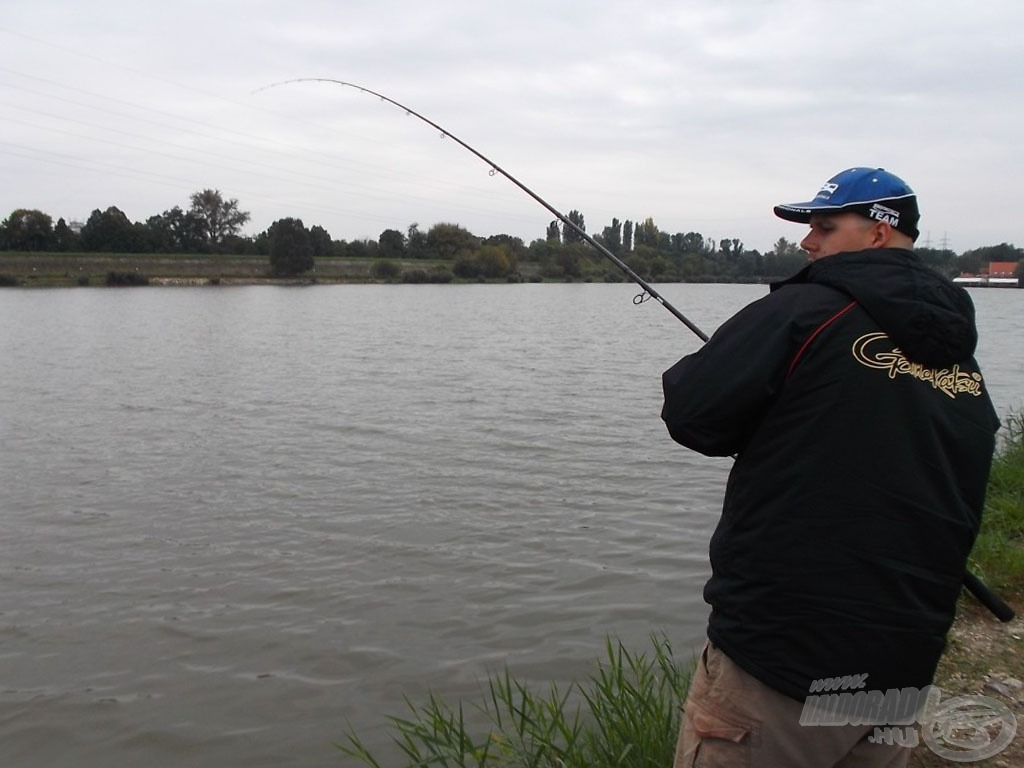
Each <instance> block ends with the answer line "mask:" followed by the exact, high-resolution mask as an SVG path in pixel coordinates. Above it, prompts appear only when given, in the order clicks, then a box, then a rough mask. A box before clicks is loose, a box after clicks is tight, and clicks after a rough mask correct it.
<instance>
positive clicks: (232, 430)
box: [0, 284, 1024, 768]
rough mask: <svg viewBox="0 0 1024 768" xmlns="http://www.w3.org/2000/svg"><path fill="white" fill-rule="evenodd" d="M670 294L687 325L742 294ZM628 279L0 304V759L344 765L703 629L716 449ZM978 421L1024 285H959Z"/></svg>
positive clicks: (11, 296)
mask: <svg viewBox="0 0 1024 768" xmlns="http://www.w3.org/2000/svg"><path fill="white" fill-rule="evenodd" d="M764 290H765V289H764V288H760V287H756V286H694V285H673V286H666V287H665V289H664V291H665V295H666V297H667V298H668V299H669V300H670V301H672V302H673V303H674V304H676V306H678V307H679V308H680V309H681V310H682V311H683V312H684V313H686V314H687V316H688V317H690V318H691V319H692V320H694V321H695V322H696V323H697V324H698V325H700V326H702V327H703V328H704V330H706V331H708V332H710V331H713V330H714V328H715V327H716V326H717V325H718V324H719V323H720V322H721V321H722V320H724V319H725V318H726V317H728V315H730V314H731V313H732V312H734V311H735V310H736V309H738V308H739V307H741V306H743V305H744V304H746V303H748V302H749V301H751V300H753V299H755V298H757V297H759V296H761V295H763V294H764ZM633 293H634V291H633V290H632V289H631V288H630V287H628V286H626V285H583V284H579V285H514V286H486V285H474V286H323V287H308V288H280V287H251V288H202V289H190V288H173V289H160V288H149V289H144V290H97V289H83V290H78V289H76V290H57V291H49V290H34V291H20V290H19V291H3V292H0V323H2V327H3V328H4V334H3V336H2V337H0V369H2V372H3V374H2V379H0V430H2V431H0V459H2V461H0V520H2V524H3V536H2V537H0V580H2V581H0V585H2V588H0V765H18V766H47V767H48V768H50V767H53V766H83V767H86V768H91V767H93V766H96V767H99V766H104V768H106V767H108V766H120V765H142V764H146V763H149V764H155V765H164V766H200V767H202V766H211V767H213V766H217V767H218V768H222V767H224V766H261V765H266V766H288V765H295V766H312V765H332V764H341V763H342V762H343V761H342V760H341V759H340V755H339V753H338V752H337V751H336V750H335V749H334V748H333V746H332V742H336V741H339V740H341V739H342V737H343V735H344V733H345V732H346V731H347V730H348V728H349V727H350V726H351V727H352V728H354V729H355V730H356V731H357V732H358V733H360V735H362V736H363V737H364V739H365V740H366V741H367V742H368V743H370V744H383V743H385V742H386V740H387V732H386V728H385V726H386V715H388V714H401V713H402V712H403V711H404V706H405V705H404V703H403V698H402V697H403V695H408V696H409V697H410V698H411V699H412V700H414V701H422V700H423V699H424V698H425V696H426V693H427V691H428V690H432V691H436V692H439V693H441V694H442V695H444V696H446V697H450V698H452V699H453V700H454V699H457V698H459V697H468V698H471V699H472V698H475V696H476V694H477V693H478V692H479V689H480V685H481V682H482V681H484V680H485V679H486V676H487V675H488V673H492V672H495V671H499V670H501V669H502V668H503V667H504V666H506V665H508V666H509V667H510V668H511V670H512V672H513V673H514V674H515V675H516V676H518V677H521V678H523V679H525V680H528V681H535V682H537V683H538V684H546V683H547V682H549V681H567V680H570V679H573V678H581V677H583V676H585V675H586V674H587V673H588V672H590V671H591V670H592V668H593V662H594V660H595V659H596V658H598V657H599V656H600V655H601V653H602V647H603V643H604V640H605V638H606V637H607V636H608V635H612V636H615V637H618V638H620V639H622V640H623V641H624V642H626V643H627V644H628V645H630V646H634V647H637V648H641V649H642V648H644V647H646V646H648V645H649V642H648V637H649V635H650V634H651V633H655V632H658V633H660V632H665V633H666V634H667V635H668V636H669V637H670V639H671V640H672V641H673V643H674V645H675V646H676V652H677V654H680V655H686V654H687V653H688V652H689V650H690V648H692V647H694V646H696V645H697V644H698V643H699V641H700V639H701V638H702V635H703V628H704V621H705V618H706V610H705V606H704V604H703V602H702V600H701V597H700V589H701V586H702V584H703V580H704V578H705V577H706V574H707V558H706V550H707V539H708V537H709V535H710V531H711V529H712V527H713V525H714V523H715V519H716V512H717V506H718V504H719V503H720V499H721V493H722V490H723V486H724V481H725V476H726V473H727V472H728V468H729V463H728V461H727V460H721V459H707V458H703V457H699V456H696V455H694V454H691V453H689V452H688V451H685V450H684V449H682V448H680V447H678V446H676V445H674V444H673V443H672V442H671V441H670V440H669V438H668V437H667V434H666V433H665V431H664V428H663V426H662V424H661V422H660V419H659V417H658V412H659V409H660V405H661V394H660V378H659V377H660V374H661V371H662V370H664V369H665V368H666V367H668V366H669V365H670V364H672V363H673V362H674V361H675V360H676V359H677V358H678V357H680V356H682V355H683V354H686V353H687V352H689V351H692V350H694V349H696V348H697V346H698V345H699V342H698V341H697V339H696V337H694V336H693V335H692V334H691V333H690V332H689V331H687V330H686V329H685V328H684V327H683V326H682V325H681V324H679V323H678V322H677V321H676V320H675V319H674V318H672V317H671V315H669V314H668V313H667V312H665V310H664V309H663V308H661V307H659V306H657V305H656V304H654V303H653V302H652V303H648V304H645V305H642V306H633V305H632V304H631V303H630V299H631V297H632V295H633ZM972 296H973V297H974V299H975V302H976V304H977V305H978V314H979V323H980V325H981V328H982V334H983V338H982V344H981V346H980V348H979V359H980V361H981V363H982V365H983V367H984V369H985V372H986V375H987V379H988V382H989V386H990V389H991V390H992V392H993V396H994V399H995V400H996V404H997V407H998V408H999V410H1000V412H1002V413H1005V412H1007V411H1008V410H1009V409H1010V408H1014V407H1016V408H1019V407H1020V405H1021V401H1022V398H1024V387H1022V386H1021V383H1020V372H1021V371H1022V370H1024V350H1022V346H1021V344H1020V343H1019V329H1020V322H1019V321H1018V319H1017V318H1019V317H1020V315H1021V308H1022V307H1024V291H1013V290H996V289H989V290H977V291H975V292H974V293H972Z"/></svg>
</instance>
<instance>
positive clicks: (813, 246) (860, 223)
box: [800, 213, 880, 261]
mask: <svg viewBox="0 0 1024 768" xmlns="http://www.w3.org/2000/svg"><path fill="white" fill-rule="evenodd" d="M810 224H811V231H810V232H808V233H807V237H805V238H804V239H803V240H802V241H801V242H800V247H801V248H803V249H804V250H805V251H807V254H808V258H809V259H810V261H817V260H818V259H824V258H825V257H826V256H833V255H835V254H837V253H844V252H846V251H863V250H865V249H866V248H875V247H878V236H879V234H880V233H879V232H878V224H879V222H875V221H872V220H871V219H869V218H867V217H866V216H861V215H860V214H857V213H815V214H812V215H811V222H810Z"/></svg>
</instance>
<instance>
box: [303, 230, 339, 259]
mask: <svg viewBox="0 0 1024 768" xmlns="http://www.w3.org/2000/svg"><path fill="white" fill-rule="evenodd" d="M309 244H310V246H311V247H312V249H313V258H314V259H319V258H320V257H321V256H330V255H331V252H332V251H333V249H334V240H332V239H331V235H330V234H329V233H328V232H327V230H326V229H324V228H323V227H321V226H316V225H314V226H312V227H310V228H309Z"/></svg>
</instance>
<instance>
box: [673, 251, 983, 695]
mask: <svg viewBox="0 0 1024 768" xmlns="http://www.w3.org/2000/svg"><path fill="white" fill-rule="evenodd" d="M976 340H977V332H976V329H975V324H974V307H973V304H972V303H971V300H970V298H969V297H968V295H967V293H966V291H964V290H963V289H961V288H959V287H957V286H954V285H953V284H952V283H951V282H949V281H948V280H946V279H945V278H942V277H941V276H939V275H937V274H936V273H935V272H933V271H932V270H930V269H929V268H927V267H925V266H924V265H923V264H922V263H921V262H920V260H919V259H918V258H917V257H916V256H915V255H914V254H913V253H912V252H911V251H905V250H897V249H877V250H869V251H862V252H857V253H844V254H837V255H835V256H830V257H828V258H825V259H821V260H819V261H816V262H814V263H812V264H811V265H809V266H808V267H807V268H805V269H804V270H803V271H801V272H800V273H799V274H798V275H796V276H795V277H794V278H792V279H790V280H787V281H786V282H784V283H779V284H776V285H773V286H772V290H771V293H770V294H769V295H768V296H766V297H765V298H763V299H761V300H759V301H757V302H754V303H753V304H751V305H750V306H748V307H746V308H745V309H743V310H742V311H740V312H739V313H738V314H737V315H735V316H734V317H733V318H732V319H730V320H729V321H728V322H727V323H725V324H724V325H723V326H722V327H721V328H720V329H719V330H718V331H717V332H716V333H715V335H714V336H713V337H712V338H711V340H710V341H709V342H708V343H707V344H706V345H705V346H704V347H703V348H702V349H701V350H700V351H698V352H697V353H695V354H693V355H689V356H688V357H685V358H683V359H682V360H680V361H679V362H678V363H677V364H676V365H674V366H673V367H672V368H671V369H669V370H668V371H666V373H665V374H664V377H663V384H664V391H665V405H664V409H663V411H662V418H663V419H664V420H665V423H666V425H667V426H668V429H669V432H670V434H671V435H672V437H673V438H674V439H675V440H676V441H678V442H680V443H682V444H683V445H685V446H688V447H690V448H692V449H694V450H696V451H699V452H701V453H704V454H707V455H712V456H729V455H736V456H737V460H736V463H735V465H734V467H733V470H732V473H731V475H730V477H729V482H728V486H727V489H726V494H725V502H724V506H723V510H722V517H721V520H720V521H719V524H718V527H717V529H716V531H715V533H714V535H713V537H712V539H711V565H712V577H711V579H710V581H708V583H707V586H706V587H705V590H704V598H705V600H706V601H707V602H708V603H709V604H710V605H711V607H712V612H711V618H710V623H709V627H708V636H709V638H710V639H711V641H712V642H714V643H715V644H716V645H718V646H719V647H720V648H721V649H722V650H723V651H725V653H726V654H727V655H728V656H729V657H730V658H732V659H733V660H734V661H735V662H736V663H737V664H739V665H740V666H741V667H742V668H743V669H745V670H746V671H747V672H749V673H750V674H752V675H753V676H754V677H756V678H758V679H759V680H761V681H762V682H764V683H766V684H767V685H769V686H771V687H773V688H775V689H776V690H778V691H781V692H782V693H784V694H786V695H787V696H790V697H792V698H795V699H798V700H803V699H804V698H805V697H806V696H807V695H808V694H809V692H810V690H809V689H810V686H811V684H812V682H813V681H814V680H819V679H823V678H830V677H843V676H846V675H861V674H865V673H866V674H867V675H868V678H867V681H866V687H865V689H866V690H882V691H884V690H887V689H889V688H903V687H907V686H914V687H917V688H921V687H923V686H924V685H927V684H929V683H930V682H931V681H932V677H933V675H934V672H935V667H936V665H937V663H938V659H939V655H940V654H941V652H942V649H943V647H944V645H945V637H946V633H947V631H948V629H949V626H950V624H951V623H952V620H953V616H954V612H955V608H956V599H957V595H958V594H959V591H960V586H961V583H962V581H963V576H964V570H965V566H966V560H967V555H968V553H969V552H970V549H971V546H972V544H973V542H974V538H975V536H976V534H977V532H978V527H979V524H980V521H981V510H982V505H983V502H984V496H985V488H986V485H987V482H988V472H989V466H990V463H991V458H992V451H993V447H994V440H995V432H996V430H997V429H998V426H999V423H998V419H997V417H996V414H995V412H994V410H993V408H992V404H991V401H990V400H989V397H988V393H987V391H986V388H985V385H984V381H983V380H982V378H981V374H980V373H979V371H978V366H977V363H976V362H975V361H974V359H973V357H972V355H973V353H974V347H975V343H976Z"/></svg>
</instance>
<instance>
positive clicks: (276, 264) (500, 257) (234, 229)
mask: <svg viewBox="0 0 1024 768" xmlns="http://www.w3.org/2000/svg"><path fill="white" fill-rule="evenodd" d="M566 218H567V219H569V221H570V222H571V223H572V224H573V225H574V226H568V225H566V224H565V223H563V222H561V221H558V220H555V221H552V222H551V223H550V224H549V225H548V226H547V229H546V231H545V233H544V236H543V237H541V238H538V239H536V240H534V241H532V242H531V243H529V245H527V244H526V243H525V242H524V241H523V240H522V239H521V238H518V237H513V236H511V235H505V234H499V235H491V236H488V237H478V236H476V235H474V234H472V233H471V232H469V231H468V230H467V229H465V228H464V227H462V226H460V225H458V224H454V223H447V222H443V223H437V224H434V225H432V226H431V227H429V228H428V229H426V230H423V229H421V228H420V226H419V224H416V223H414V224H410V225H409V226H408V227H407V228H406V229H405V231H400V230H398V229H385V230H384V231H382V232H381V233H380V235H379V237H378V238H377V239H376V240H373V239H363V240H353V241H345V240H335V239H334V238H332V237H331V236H330V234H329V233H328V232H327V231H326V230H325V229H324V228H323V227H320V226H312V227H307V226H306V225H305V224H304V223H303V222H302V220H301V219H295V218H283V219H279V220H277V221H275V222H274V223H273V224H271V225H270V226H269V227H268V228H267V229H266V230H265V231H263V232H261V233H259V234H257V235H255V236H244V235H241V234H240V232H241V228H242V227H243V226H244V225H245V224H246V223H247V222H248V221H249V219H250V214H249V213H248V212H246V211H243V210H242V209H241V207H240V205H239V202H238V200H235V199H225V198H224V196H223V195H222V194H221V193H220V191H219V190H215V189H204V190H201V191H198V192H196V193H194V194H193V195H191V196H190V198H189V206H188V207H187V208H185V209H183V208H181V207H180V206H175V207H174V208H172V209H170V210H168V211H164V212H163V213H161V214H158V215H155V216H151V217H149V218H148V219H146V221H144V222H132V221H130V220H129V218H128V217H127V216H126V215H125V214H124V212H122V211H121V210H120V209H119V208H117V207H115V206H111V207H108V208H107V209H105V210H100V209H96V210H94V211H93V212H92V214H91V215H90V216H89V218H88V220H87V221H86V222H84V223H82V224H74V223H73V224H68V223H67V222H66V221H65V220H64V219H58V221H57V222H56V223H54V222H53V219H52V217H50V216H49V215H48V214H46V213H43V212H42V211H39V210H33V209H18V210H15V211H13V212H12V213H11V214H10V216H8V217H7V218H6V219H5V220H4V221H3V222H2V223H0V250H11V251H37V252H106V253H142V254H146V253H153V254H158V253H173V254H213V255H217V254H225V255H227V254H232V255H252V256H263V257H268V258H269V261H270V269H271V272H272V273H273V274H275V275H296V274H301V273H303V272H306V271H308V270H311V269H313V268H314V265H315V261H316V259H317V258H327V257H333V258H354V259H371V260H373V262H374V263H373V267H372V273H373V275H374V276H375V277H377V278H380V279H397V278H399V277H400V276H401V275H402V274H403V269H404V267H403V266H402V264H403V263H406V262H409V261H422V262H423V263H424V267H423V268H422V269H417V270H416V273H417V274H420V277H421V279H423V280H430V279H433V278H440V279H450V278H451V277H453V276H454V277H459V278H463V279H501V278H506V279H514V278H516V277H517V276H518V275H520V265H521V264H523V263H524V262H531V263H532V264H533V268H532V269H531V273H534V274H540V275H541V276H543V277H546V278H552V279H574V280H575V279H582V280H607V281H617V280H622V279H624V278H623V276H622V275H621V273H620V272H619V271H618V270H617V268H615V267H614V266H613V265H611V264H610V263H609V262H608V260H607V259H605V258H604V257H603V256H602V255H601V254H599V253H597V252H596V251H595V250H594V249H593V248H591V247H590V246H589V245H588V244H587V243H586V242H585V241H584V239H583V237H582V235H581V234H580V232H581V231H582V232H586V231H587V230H586V223H585V220H584V216H583V214H582V213H580V212H579V211H577V210H572V211H570V212H569V213H568V214H567V215H566ZM592 237H593V238H594V239H595V240H597V241H598V242H599V243H601V244H602V245H603V246H604V247H606V248H607V249H608V250H609V251H611V252H612V253H613V254H615V255H616V256H618V257H619V258H620V259H622V260H623V261H625V262H626V263H627V264H629V266H630V268H631V269H633V270H634V271H635V272H636V273H637V274H639V275H641V276H642V277H644V278H645V279H647V280H652V281H665V282H668V281H687V282H710V281H714V282H723V281H737V282H763V281H766V280H773V279H779V278H783V277H787V276H789V275H792V274H794V273H795V272H796V271H798V270H799V269H800V268H801V267H802V266H804V264H806V254H805V253H804V252H803V251H802V250H801V249H800V248H799V246H798V245H797V244H796V243H794V242H790V241H788V240H787V239H786V238H780V239H779V240H778V241H777V242H776V243H775V245H774V247H773V248H772V249H771V250H769V251H768V252H766V253H761V252H759V251H757V250H751V249H747V248H746V247H745V246H744V244H743V242H742V240H740V239H738V238H726V239H722V240H718V241H716V240H713V239H710V238H707V237H705V236H703V235H702V234H700V233H699V232H686V233H682V232H677V233H675V234H672V233H669V232H666V231H662V230H661V229H659V227H658V226H657V225H656V224H655V223H654V221H653V220H652V219H651V218H647V219H645V220H643V221H640V222H633V221H631V220H628V219H627V220H619V219H618V218H613V219H612V220H611V222H610V223H609V224H608V225H607V226H604V227H602V229H601V230H600V232H596V233H594V234H593V235H592ZM917 253H918V254H919V255H920V256H921V257H922V258H923V259H924V261H925V262H926V263H927V264H929V265H930V266H932V267H933V268H934V269H936V270H938V271H940V272H942V273H944V274H946V275H948V276H950V277H952V276H955V275H957V274H962V273H971V274H977V273H978V272H979V271H980V270H981V267H982V266H983V265H985V264H987V263H988V262H991V261H1001V262H1015V263H1018V264H1019V266H1018V275H1020V274H1021V273H1022V272H1024V266H1020V265H1024V249H1021V248H1017V247H1015V246H1013V245H1010V244H1007V243H1002V244H1000V245H996V246H987V247H984V248H977V249H973V250H970V251H966V252H964V253H961V254H957V253H954V252H953V251H952V250H949V249H936V248H918V249H917ZM448 270H450V272H449V271H448ZM406 271H407V272H408V270H406ZM445 276H447V277H445Z"/></svg>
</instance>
